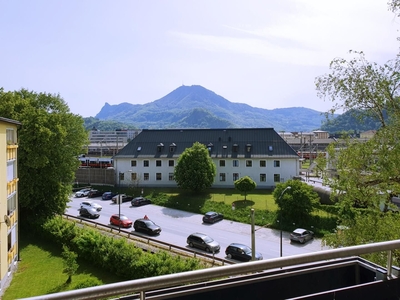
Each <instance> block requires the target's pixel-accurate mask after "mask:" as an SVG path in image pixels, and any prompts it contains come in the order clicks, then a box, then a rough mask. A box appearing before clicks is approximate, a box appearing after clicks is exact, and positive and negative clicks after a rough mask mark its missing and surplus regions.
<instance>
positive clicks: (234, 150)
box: [232, 144, 239, 152]
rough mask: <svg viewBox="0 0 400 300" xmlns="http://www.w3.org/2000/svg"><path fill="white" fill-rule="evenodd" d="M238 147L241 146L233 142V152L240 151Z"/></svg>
mask: <svg viewBox="0 0 400 300" xmlns="http://www.w3.org/2000/svg"><path fill="white" fill-rule="evenodd" d="M238 148H239V146H238V144H233V146H232V152H238Z"/></svg>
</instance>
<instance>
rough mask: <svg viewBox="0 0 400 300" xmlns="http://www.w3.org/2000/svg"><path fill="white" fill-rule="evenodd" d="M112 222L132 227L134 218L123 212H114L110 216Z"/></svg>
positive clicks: (116, 224)
mask: <svg viewBox="0 0 400 300" xmlns="http://www.w3.org/2000/svg"><path fill="white" fill-rule="evenodd" d="M110 224H111V225H115V226H121V227H124V228H129V227H132V220H130V219H129V218H128V217H127V216H125V215H123V214H114V215H112V216H111V217H110Z"/></svg>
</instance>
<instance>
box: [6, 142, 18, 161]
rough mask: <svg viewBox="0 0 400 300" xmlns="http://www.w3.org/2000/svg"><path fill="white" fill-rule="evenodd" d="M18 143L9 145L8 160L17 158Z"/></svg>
mask: <svg viewBox="0 0 400 300" xmlns="http://www.w3.org/2000/svg"><path fill="white" fill-rule="evenodd" d="M17 149H18V145H7V161H9V160H16V159H17Z"/></svg>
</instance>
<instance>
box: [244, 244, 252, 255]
mask: <svg viewBox="0 0 400 300" xmlns="http://www.w3.org/2000/svg"><path fill="white" fill-rule="evenodd" d="M242 249H243V251H244V253H247V254H249V253H251V249H250V248H249V247H247V246H246V247H243V248H242Z"/></svg>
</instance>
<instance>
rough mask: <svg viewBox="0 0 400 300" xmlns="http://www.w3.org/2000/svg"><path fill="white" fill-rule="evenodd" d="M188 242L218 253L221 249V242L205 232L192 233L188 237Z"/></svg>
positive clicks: (192, 245) (190, 244) (193, 245)
mask: <svg viewBox="0 0 400 300" xmlns="http://www.w3.org/2000/svg"><path fill="white" fill-rule="evenodd" d="M186 242H187V243H188V244H189V246H190V247H192V248H193V247H196V248H199V249H202V250H205V251H207V252H212V253H216V252H219V250H220V245H219V243H218V242H217V241H214V240H213V239H212V238H211V237H209V236H208V235H206V234H204V233H198V232H196V233H192V234H191V235H189V236H188V237H187V240H186Z"/></svg>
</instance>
